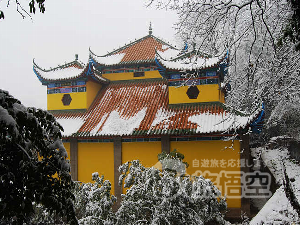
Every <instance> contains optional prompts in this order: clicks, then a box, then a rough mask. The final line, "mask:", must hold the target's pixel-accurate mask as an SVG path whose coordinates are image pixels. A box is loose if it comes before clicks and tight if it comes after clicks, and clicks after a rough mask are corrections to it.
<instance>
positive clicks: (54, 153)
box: [0, 90, 77, 224]
mask: <svg viewBox="0 0 300 225" xmlns="http://www.w3.org/2000/svg"><path fill="white" fill-rule="evenodd" d="M61 130H62V127H61V126H60V125H59V124H58V123H57V122H56V121H55V118H54V117H53V116H52V115H51V114H49V113H48V112H47V111H44V110H41V109H35V108H26V107H25V106H23V105H22V104H21V103H20V101H18V100H17V99H15V98H13V97H12V96H11V95H9V94H8V92H5V91H2V90H0V190H1V191H0V221H1V222H2V223H6V224H23V223H30V219H31V217H32V216H33V213H34V205H33V204H34V203H35V204H41V205H43V206H44V207H45V208H46V209H47V210H48V211H49V212H50V213H54V212H56V213H57V214H58V215H59V216H61V217H62V216H64V217H65V218H66V220H67V221H69V223H71V224H77V220H76V217H75V211H74V207H73V200H74V195H73V193H72V191H73V187H74V183H73V181H72V180H71V175H70V173H69V172H70V165H69V162H68V160H67V159H66V158H67V152H66V150H65V148H64V146H63V144H62V140H61Z"/></svg>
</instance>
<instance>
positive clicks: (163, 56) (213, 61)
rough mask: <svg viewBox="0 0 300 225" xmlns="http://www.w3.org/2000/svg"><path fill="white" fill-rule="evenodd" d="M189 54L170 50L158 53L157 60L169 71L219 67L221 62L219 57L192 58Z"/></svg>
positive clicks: (195, 56)
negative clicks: (218, 64)
mask: <svg viewBox="0 0 300 225" xmlns="http://www.w3.org/2000/svg"><path fill="white" fill-rule="evenodd" d="M184 55H189V53H182V52H181V51H179V50H175V49H168V50H166V51H164V52H162V51H157V55H156V57H157V59H158V60H159V61H160V62H161V63H162V64H163V65H164V66H165V67H166V68H168V69H176V70H194V69H199V68H207V67H212V66H215V65H217V63H219V62H220V58H219V57H211V58H208V57H200V56H197V55H195V54H194V55H193V54H192V53H191V54H190V56H188V57H187V56H185V57H184ZM181 56H183V57H181Z"/></svg>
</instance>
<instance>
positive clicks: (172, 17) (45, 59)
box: [0, 0, 177, 109]
mask: <svg viewBox="0 0 300 225" xmlns="http://www.w3.org/2000/svg"><path fill="white" fill-rule="evenodd" d="M20 2H22V3H24V7H25V8H26V9H28V10H29V7H28V5H27V3H28V1H25V0H23V1H22V0H21V1H20ZM6 4H7V0H0V8H1V9H2V10H3V11H4V13H5V19H4V20H0V89H4V90H7V91H9V93H10V94H12V95H13V96H14V97H16V98H18V99H19V100H21V102H22V103H23V104H24V105H25V106H34V107H38V108H43V109H46V107H47V97H46V94H47V93H46V92H47V89H46V87H45V86H42V85H41V83H40V82H39V80H38V78H37V77H36V76H35V74H34V72H33V70H32V65H33V64H32V60H33V58H35V61H36V63H37V64H38V65H39V66H41V67H42V68H49V67H55V66H57V65H58V64H63V63H65V62H70V61H73V60H74V57H75V54H79V60H80V61H82V62H84V63H87V61H88V48H89V46H90V47H91V49H92V50H93V52H94V53H96V54H98V55H103V54H105V53H107V52H108V51H112V50H113V49H116V48H118V47H121V46H123V45H124V44H128V43H129V42H130V41H134V40H135V39H138V38H141V37H143V36H146V35H147V34H148V28H149V23H150V21H151V22H152V27H153V35H155V36H156V37H159V38H162V39H163V40H165V41H169V42H170V43H171V44H175V29H174V28H173V27H174V25H173V24H174V23H176V21H177V15H176V14H175V12H172V11H165V10H157V9H155V8H154V7H151V8H146V7H145V1H143V0H86V1H82V0H63V1H62V0H47V1H46V4H45V7H46V11H45V13H44V14H42V13H39V12H36V14H35V15H33V17H32V18H33V20H30V18H26V19H24V20H23V19H22V17H21V16H20V15H19V14H18V12H17V11H16V6H15V4H14V3H13V1H12V2H11V5H10V6H9V7H8V8H6Z"/></svg>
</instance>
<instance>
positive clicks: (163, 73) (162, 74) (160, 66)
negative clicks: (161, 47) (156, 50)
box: [155, 57, 166, 78]
mask: <svg viewBox="0 0 300 225" xmlns="http://www.w3.org/2000/svg"><path fill="white" fill-rule="evenodd" d="M155 63H156V65H157V67H158V72H159V73H160V75H161V76H162V77H163V78H166V68H164V67H163V66H162V65H161V64H160V63H159V61H158V59H157V57H155Z"/></svg>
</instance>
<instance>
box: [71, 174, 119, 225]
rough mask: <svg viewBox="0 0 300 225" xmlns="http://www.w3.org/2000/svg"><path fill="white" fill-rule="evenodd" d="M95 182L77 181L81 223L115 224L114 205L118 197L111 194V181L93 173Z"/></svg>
mask: <svg viewBox="0 0 300 225" xmlns="http://www.w3.org/2000/svg"><path fill="white" fill-rule="evenodd" d="M92 180H93V181H94V183H77V184H76V188H75V193H74V194H75V197H76V201H75V210H76V215H77V218H78V220H79V224H97V225H101V224H107V225H108V224H113V223H112V221H113V218H114V214H113V212H112V206H113V205H114V204H115V202H116V197H114V196H113V195H111V194H110V191H111V183H110V182H109V181H108V180H104V176H102V177H99V174H98V173H97V172H95V173H93V174H92Z"/></svg>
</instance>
